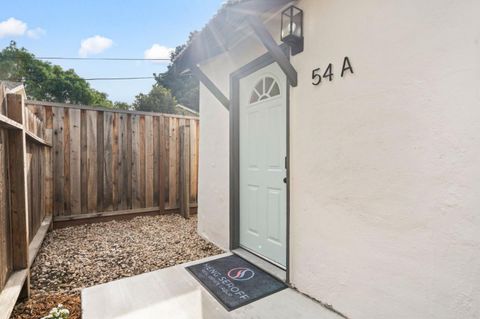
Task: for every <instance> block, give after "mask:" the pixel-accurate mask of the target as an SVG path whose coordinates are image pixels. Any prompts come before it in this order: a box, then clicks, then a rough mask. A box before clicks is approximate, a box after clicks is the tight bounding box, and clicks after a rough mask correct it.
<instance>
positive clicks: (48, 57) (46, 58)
mask: <svg viewBox="0 0 480 319" xmlns="http://www.w3.org/2000/svg"><path fill="white" fill-rule="evenodd" d="M36 58H37V59H39V60H96V61H170V59H141V58H78V57H60V56H40V57H36Z"/></svg>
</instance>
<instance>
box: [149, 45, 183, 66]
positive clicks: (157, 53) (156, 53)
mask: <svg viewBox="0 0 480 319" xmlns="http://www.w3.org/2000/svg"><path fill="white" fill-rule="evenodd" d="M174 50H175V49H172V48H167V47H165V46H163V45H160V44H157V43H155V44H154V45H152V47H151V48H150V49H147V50H145V52H144V54H143V57H144V58H145V59H170V54H171V53H172V52H173V51H174ZM153 62H155V63H162V61H153Z"/></svg>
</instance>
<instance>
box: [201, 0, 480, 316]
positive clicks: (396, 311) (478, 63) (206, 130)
mask: <svg viewBox="0 0 480 319" xmlns="http://www.w3.org/2000/svg"><path fill="white" fill-rule="evenodd" d="M298 6H299V7H301V8H302V9H303V10H304V15H305V19H304V20H305V50H304V52H302V53H301V54H299V55H297V56H294V57H292V63H293V65H294V66H295V68H296V69H297V71H298V78H299V85H298V87H296V88H292V89H291V92H290V94H291V96H290V121H291V124H290V163H291V167H290V169H291V171H290V177H291V178H290V187H291V197H290V200H291V202H290V219H291V220H290V227H291V229H290V245H291V246H290V275H291V283H292V285H293V286H295V287H297V288H298V289H299V290H300V291H301V292H304V293H306V294H308V295H310V296H311V297H313V298H316V299H318V300H321V301H323V302H325V303H328V304H331V305H332V306H333V307H334V308H335V309H337V310H339V311H340V312H342V313H344V314H345V315H347V316H348V317H350V318H355V319H363V318H365V319H367V318H368V319H385V318H395V319H403V318H405V319H407V318H408V319H434V318H435V319H457V318H462V319H474V318H480V214H479V211H480V195H479V194H480V165H479V163H480V107H479V106H480V19H479V18H478V12H480V2H478V1H473V0H464V1H448V0H424V1H414V0H407V1H394V0H388V1H380V0H363V1H355V2H352V1H346V0H328V1H327V0H302V1H299V2H298ZM272 25H273V24H272ZM274 30H277V29H276V28H272V31H274ZM275 37H276V38H278V35H277V34H275ZM263 52H264V49H263V48H262V47H261V46H259V45H258V41H256V40H252V39H246V40H245V43H243V44H239V46H237V47H236V48H232V49H231V50H230V52H229V53H228V54H224V55H222V56H221V57H218V58H216V59H214V60H212V61H209V62H208V63H206V64H205V65H204V66H202V67H203V69H204V70H205V72H207V74H208V75H209V77H211V78H212V79H213V80H214V82H215V83H216V84H217V85H219V86H220V87H221V89H222V91H223V92H224V93H225V94H226V95H227V96H228V75H229V74H230V72H232V71H234V70H235V69H237V68H239V67H240V66H242V65H243V64H245V63H246V62H248V61H250V60H252V59H253V58H254V57H257V56H259V55H260V54H262V53H263ZM345 56H348V57H349V58H350V60H351V62H352V66H353V69H354V72H355V73H354V74H353V75H352V74H348V75H347V76H345V77H343V78H342V77H340V72H341V66H342V62H343V59H344V57H345ZM329 63H332V64H333V72H334V78H333V81H332V82H328V81H325V79H324V80H323V82H322V84H321V85H319V86H313V85H312V84H311V72H312V69H314V68H317V67H320V68H322V73H323V70H324V69H325V68H326V66H327V65H328V64H329ZM228 163H229V162H228V112H227V111H226V110H225V109H224V108H223V106H221V104H219V103H218V102H217V101H216V100H215V99H214V98H213V96H211V94H210V93H209V92H207V91H206V90H205V89H204V88H202V91H201V143H200V193H199V230H200V233H201V234H202V235H203V236H205V237H207V238H209V239H211V240H213V241H214V242H215V243H217V244H221V246H222V247H228V223H229V222H228V210H229V208H228ZM211 184H216V185H211Z"/></svg>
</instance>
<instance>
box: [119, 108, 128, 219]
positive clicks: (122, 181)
mask: <svg viewBox="0 0 480 319" xmlns="http://www.w3.org/2000/svg"><path fill="white" fill-rule="evenodd" d="M117 115H118V156H119V159H118V175H117V176H118V177H117V180H118V185H117V187H118V198H117V209H119V210H125V209H127V190H128V185H127V183H128V178H127V176H128V174H129V170H128V165H127V163H128V162H127V152H128V150H127V148H128V145H127V143H128V141H127V135H128V132H127V116H126V115H124V114H117Z"/></svg>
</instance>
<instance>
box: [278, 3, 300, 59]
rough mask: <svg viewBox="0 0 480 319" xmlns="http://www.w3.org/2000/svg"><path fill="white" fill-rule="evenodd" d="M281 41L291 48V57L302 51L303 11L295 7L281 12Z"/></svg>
mask: <svg viewBox="0 0 480 319" xmlns="http://www.w3.org/2000/svg"><path fill="white" fill-rule="evenodd" d="M281 24H282V29H281V33H280V34H281V40H282V42H284V43H286V44H288V45H289V46H290V48H291V53H292V55H296V54H298V53H300V52H302V51H303V11H302V10H300V9H299V8H297V7H295V6H290V7H288V8H286V9H285V10H283V12H282V18H281Z"/></svg>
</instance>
